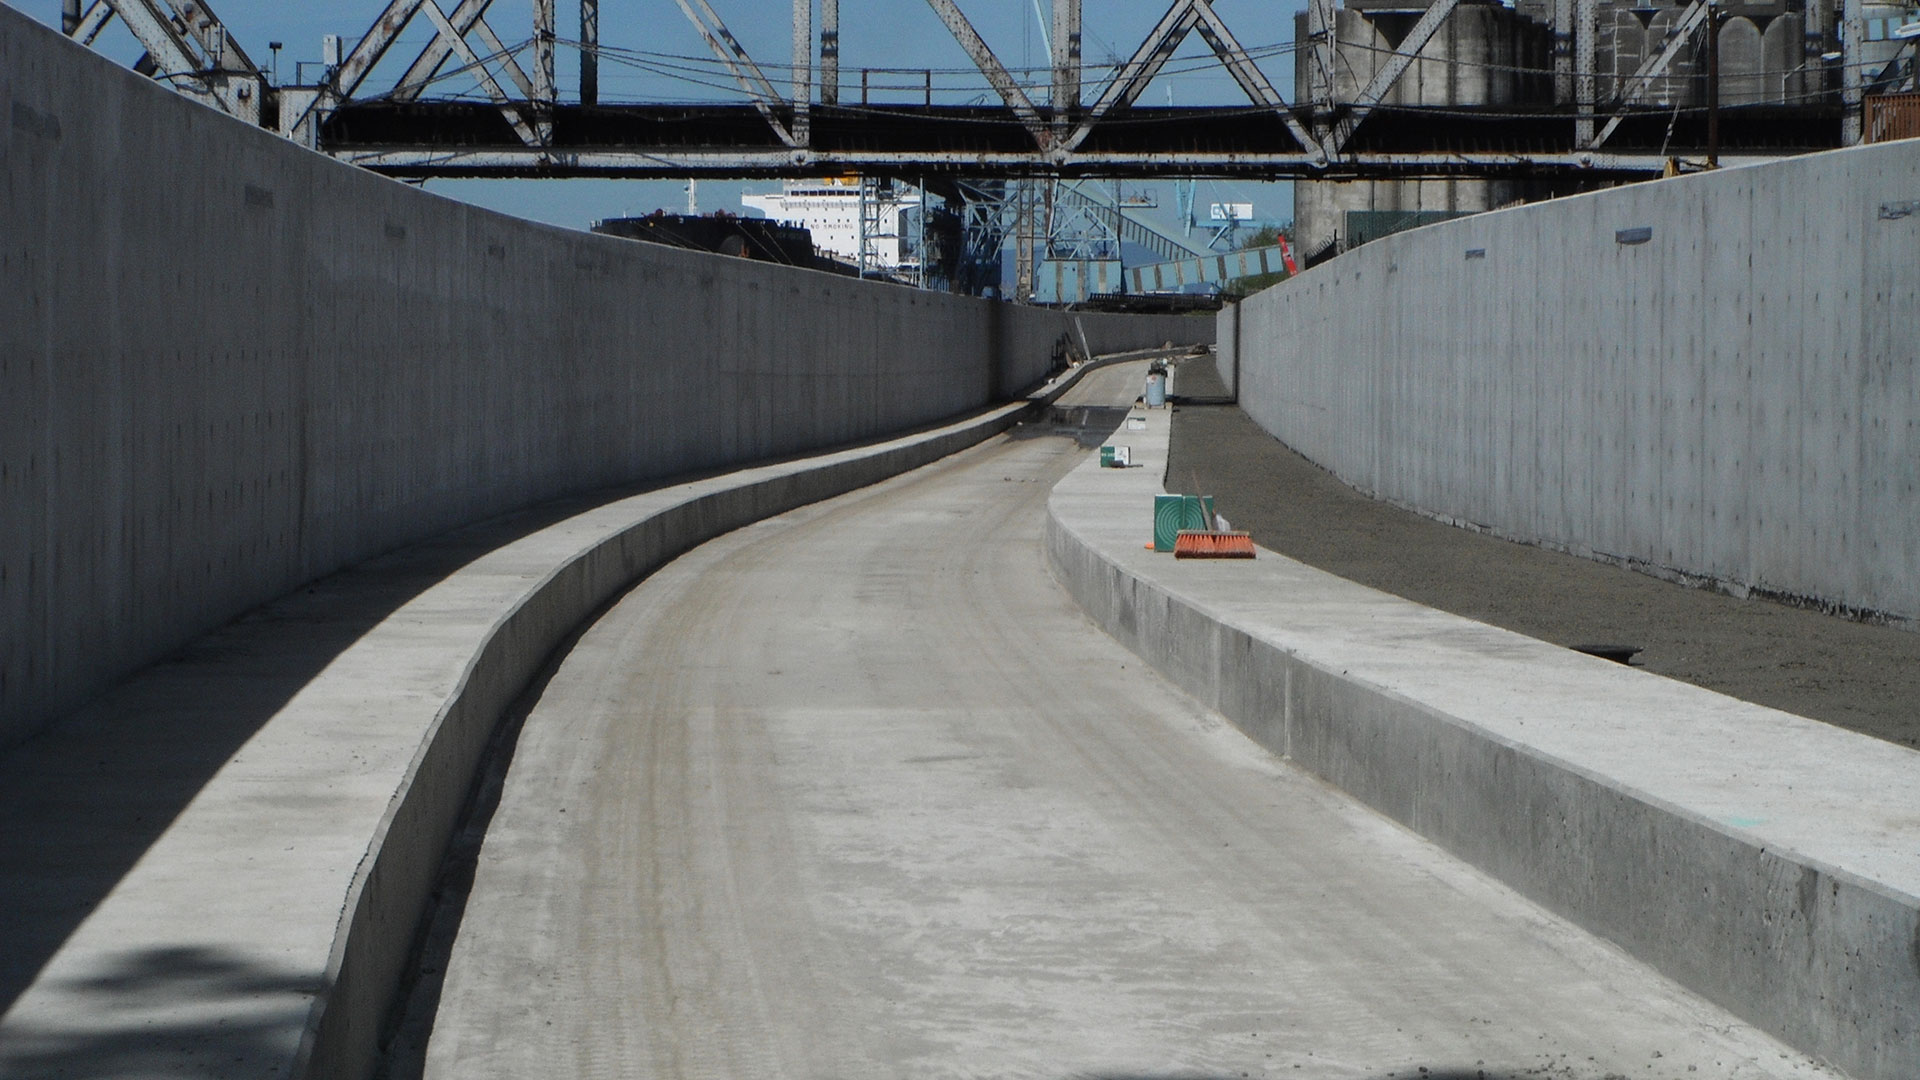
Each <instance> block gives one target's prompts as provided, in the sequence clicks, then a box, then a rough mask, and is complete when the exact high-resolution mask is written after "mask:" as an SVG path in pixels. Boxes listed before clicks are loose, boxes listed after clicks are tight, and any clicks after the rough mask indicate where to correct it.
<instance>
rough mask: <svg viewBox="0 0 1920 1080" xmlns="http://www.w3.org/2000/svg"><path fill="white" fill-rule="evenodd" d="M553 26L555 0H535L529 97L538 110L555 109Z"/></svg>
mask: <svg viewBox="0 0 1920 1080" xmlns="http://www.w3.org/2000/svg"><path fill="white" fill-rule="evenodd" d="M553 25H554V24H553V0H533V90H532V91H531V92H530V93H528V94H527V96H528V97H530V98H532V99H533V105H534V108H536V109H551V108H553V99H554V93H553ZM448 29H452V28H451V27H449V28H448ZM498 51H501V52H504V50H498Z"/></svg>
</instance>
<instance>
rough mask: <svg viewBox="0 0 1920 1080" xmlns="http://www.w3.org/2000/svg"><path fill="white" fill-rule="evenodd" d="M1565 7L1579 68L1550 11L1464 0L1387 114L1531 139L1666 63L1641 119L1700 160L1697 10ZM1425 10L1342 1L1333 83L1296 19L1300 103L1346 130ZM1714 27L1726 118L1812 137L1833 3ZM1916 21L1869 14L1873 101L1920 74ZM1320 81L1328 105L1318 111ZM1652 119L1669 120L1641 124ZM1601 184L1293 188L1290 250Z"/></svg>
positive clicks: (1830, 74)
mask: <svg viewBox="0 0 1920 1080" xmlns="http://www.w3.org/2000/svg"><path fill="white" fill-rule="evenodd" d="M1558 5H1559V6H1562V7H1565V8H1567V9H1569V10H1568V11H1566V12H1562V13H1561V24H1562V25H1569V24H1571V23H1573V22H1574V20H1575V19H1576V18H1577V17H1578V10H1580V9H1584V10H1590V11H1591V13H1592V16H1591V17H1592V18H1593V20H1594V22H1593V23H1592V24H1590V25H1591V26H1592V28H1593V32H1592V33H1591V34H1590V35H1588V36H1587V40H1589V41H1590V42H1591V50H1592V55H1591V57H1590V58H1588V57H1585V56H1579V55H1572V54H1573V53H1574V52H1575V51H1576V50H1575V48H1574V43H1573V41H1572V40H1571V39H1572V35H1562V36H1561V37H1559V38H1558V39H1556V36H1555V33H1554V29H1553V28H1554V25H1555V21H1556V20H1555V10H1554V9H1555V7H1556V0H1518V2H1517V3H1515V4H1514V6H1512V7H1507V6H1503V5H1501V4H1498V3H1495V2H1493V0H1461V3H1460V4H1459V5H1458V7H1456V8H1455V10H1454V11H1453V12H1452V14H1451V15H1450V16H1449V17H1448V18H1447V19H1446V20H1445V22H1444V23H1442V24H1441V26H1440V27H1439V30H1438V32H1437V33H1435V34H1434V36H1433V37H1432V39H1431V40H1429V41H1428V42H1427V44H1426V45H1425V47H1423V48H1422V49H1421V50H1420V52H1419V54H1418V56H1417V58H1416V59H1414V60H1413V61H1412V63H1411V64H1410V65H1409V66H1408V67H1407V70H1406V73H1405V74H1404V75H1403V76H1402V77H1401V78H1400V79H1399V80H1398V82H1397V83H1395V84H1394V85H1393V86H1392V88H1391V89H1390V90H1388V92H1387V93H1386V94H1385V96H1384V97H1383V98H1382V100H1381V102H1380V103H1379V105H1378V107H1377V108H1378V109H1379V110H1381V111H1388V112H1390V111H1392V110H1394V109H1396V108H1398V109H1407V108H1409V107H1426V108H1428V109H1434V108H1439V109H1446V108H1449V107H1452V108H1457V109H1459V110H1461V112H1460V114H1459V115H1463V116H1464V115H1469V114H1471V115H1477V116H1486V115H1488V114H1500V113H1501V112H1502V110H1503V109H1504V110H1507V112H1508V115H1509V116H1510V117H1511V118H1512V119H1514V120H1515V121H1517V122H1520V123H1524V122H1526V120H1527V119H1528V118H1529V117H1535V116H1547V115H1556V114H1557V113H1556V110H1558V111H1562V112H1563V111H1564V110H1565V108H1566V107H1567V106H1569V105H1570V104H1571V103H1572V102H1573V101H1574V99H1575V96H1576V93H1575V88H1574V86H1573V83H1574V81H1575V80H1578V79H1583V78H1586V77H1590V78H1591V81H1592V82H1591V88H1590V89H1589V90H1587V91H1586V93H1585V95H1584V97H1585V99H1586V100H1590V101H1596V102H1611V101H1617V100H1621V99H1624V98H1626V97H1628V96H1629V90H1630V88H1629V84H1630V83H1632V82H1634V81H1635V76H1636V74H1637V73H1641V72H1642V71H1643V69H1644V68H1647V67H1648V66H1649V63H1650V61H1654V60H1656V59H1657V57H1658V56H1659V55H1660V54H1661V53H1662V52H1663V51H1671V52H1672V53H1673V55H1672V56H1671V57H1670V58H1669V60H1668V62H1667V63H1666V65H1665V67H1664V69H1660V68H1658V65H1653V67H1654V70H1655V71H1656V73H1654V74H1652V75H1650V76H1649V77H1648V78H1647V85H1646V87H1645V89H1644V90H1643V91H1640V93H1639V98H1638V102H1637V105H1638V107H1639V108H1640V109H1641V110H1642V111H1643V112H1647V113H1653V112H1657V110H1662V109H1664V110H1669V112H1668V115H1667V118H1666V120H1667V122H1666V123H1665V124H1664V125H1656V126H1659V127H1663V128H1664V134H1663V137H1661V138H1660V139H1659V142H1658V147H1659V150H1660V152H1661V154H1663V155H1668V154H1671V155H1673V156H1676V157H1680V156H1683V148H1685V150H1686V151H1689V152H1690V151H1691V150H1692V149H1694V148H1697V147H1698V145H1699V140H1698V133H1699V130H1700V126H1701V123H1702V121H1701V115H1702V114H1703V113H1704V112H1705V110H1706V108H1707V104H1708V96H1709V87H1708V57H1709V51H1710V50H1709V47H1708V44H1709V43H1708V41H1707V35H1706V34H1704V33H1700V32H1698V31H1697V30H1696V29H1695V28H1696V27H1697V26H1698V24H1699V22H1700V21H1702V18H1701V16H1700V15H1699V14H1698V13H1695V12H1693V9H1692V7H1691V5H1689V4H1687V3H1684V2H1675V0H1581V3H1579V4H1578V5H1577V8H1576V5H1575V4H1574V3H1573V2H1572V0H1558ZM1428 6H1429V5H1427V4H1425V3H1420V2H1418V0H1412V2H1409V0H1346V3H1345V4H1344V6H1342V7H1340V8H1338V9H1336V11H1335V12H1334V15H1333V21H1332V27H1331V30H1332V36H1333V39H1334V49H1333V53H1332V56H1333V63H1332V69H1331V71H1321V70H1319V69H1318V67H1317V65H1316V64H1315V63H1314V62H1313V61H1312V55H1311V49H1310V45H1311V43H1312V41H1313V33H1312V28H1311V27H1310V25H1309V22H1310V15H1309V13H1307V12H1302V13H1301V14H1299V15H1298V16H1296V22H1295V36H1296V44H1297V46H1298V49H1299V51H1298V53H1297V55H1299V57H1300V62H1299V63H1297V64H1296V67H1295V72H1296V74H1295V100H1298V101H1313V100H1315V98H1316V96H1320V97H1322V98H1323V99H1329V100H1330V101H1331V103H1332V105H1331V111H1332V112H1333V113H1336V114H1337V113H1338V112H1339V110H1340V109H1341V108H1342V107H1343V106H1350V105H1351V103H1353V102H1354V101H1356V100H1357V99H1358V98H1359V97H1360V95H1361V94H1362V92H1363V89H1364V88H1365V87H1366V86H1367V85H1368V83H1369V82H1370V81H1371V80H1372V79H1373V78H1374V76H1375V75H1376V74H1377V73H1378V72H1379V71H1380V70H1381V69H1382V68H1383V67H1385V66H1386V65H1387V64H1389V63H1390V62H1392V61H1393V59H1394V52H1395V50H1396V49H1397V48H1398V47H1399V46H1400V43H1401V42H1402V41H1403V40H1404V39H1405V38H1406V37H1407V36H1408V34H1409V32H1410V31H1411V30H1412V29H1413V28H1414V26H1415V24H1416V23H1417V22H1418V20H1419V19H1420V18H1421V16H1422V15H1423V14H1424V13H1425V12H1426V11H1427V9H1428ZM1713 11H1714V14H1713V16H1712V18H1713V21H1714V23H1715V25H1716V30H1715V34H1714V38H1715V40H1714V42H1713V44H1714V45H1715V46H1717V51H1718V79H1717V82H1718V102H1719V105H1720V107H1721V108H1723V109H1725V110H1727V112H1728V113H1729V114H1730V115H1745V116H1747V117H1750V118H1752V119H1753V120H1754V121H1755V122H1757V123H1761V124H1764V123H1766V122H1767V120H1766V118H1767V117H1769V116H1774V115H1778V117H1779V118H1780V120H1781V121H1782V122H1783V124H1791V123H1798V122H1803V121H1804V114H1805V113H1806V111H1807V109H1808V108H1809V107H1813V106H1817V105H1819V104H1820V103H1821V102H1822V101H1823V100H1831V99H1832V96H1833V95H1834V93H1835V92H1836V91H1838V90H1839V89H1840V88H1841V86H1842V83H1843V74H1842V67H1843V63H1842V51H1841V49H1842V43H1841V41H1840V35H1841V33H1842V32H1843V27H1844V25H1845V20H1844V18H1843V17H1842V15H1843V13H1842V11H1841V8H1840V5H1839V4H1838V3H1835V2H1834V0H1826V2H1825V3H1821V2H1815V3H1811V4H1809V3H1807V2H1806V0H1774V2H1771V3H1764V2H1763V3H1727V4H1718V5H1715V7H1714V9H1713ZM1915 18H1916V14H1915V11H1914V9H1912V8H1909V7H1906V6H1903V5H1897V4H1865V5H1861V28H1862V30H1861V40H1860V41H1859V42H1857V43H1855V49H1854V51H1855V52H1856V54H1857V56H1858V57H1859V59H1858V60H1857V61H1856V64H1857V65H1858V66H1859V67H1860V68H1861V72H1862V77H1861V82H1862V83H1863V84H1864V85H1866V86H1867V87H1868V88H1869V89H1872V88H1875V87H1879V88H1882V89H1884V88H1886V87H1888V86H1892V85H1899V83H1900V82H1901V81H1902V80H1904V79H1905V78H1908V77H1910V75H1911V67H1910V61H1906V60H1904V59H1903V58H1902V52H1901V50H1902V48H1903V46H1905V45H1906V44H1907V43H1908V40H1909V39H1910V38H1911V37H1912V36H1913V34H1912V32H1911V31H1906V30H1903V28H1905V27H1908V26H1910V25H1914V24H1915ZM1916 28H1920V27H1916ZM1579 51H1584V50H1579ZM1320 80H1324V81H1325V84H1326V87H1327V88H1328V89H1326V90H1324V91H1322V93H1321V94H1319V95H1316V90H1318V89H1320V87H1317V86H1316V82H1317V81H1320ZM1790 114H1791V115H1790ZM1426 115H1427V116H1435V115H1440V116H1445V115H1447V114H1445V113H1444V112H1443V113H1438V114H1436V113H1432V112H1429V113H1427V114H1426ZM1649 119H1651V120H1658V119H1659V117H1658V116H1657V115H1653V116H1651V117H1642V118H1641V119H1640V120H1639V121H1638V122H1640V123H1642V124H1645V123H1647V122H1648V120H1649ZM1680 164H1681V165H1682V166H1683V167H1684V164H1685V163H1684V162H1682V163H1680ZM1606 183H1611V181H1595V182H1592V183H1586V184H1583V183H1581V182H1579V181H1577V180H1567V179H1565V178H1560V179H1555V180H1551V181H1549V180H1542V179H1537V178H1536V179H1491V178H1481V177H1466V176H1462V177H1445V178H1438V179H1421V180H1397V179H1389V180H1347V181H1339V182H1336V181H1310V180H1309V181H1302V182H1299V183H1296V184H1295V186H1294V237H1295V242H1296V245H1297V246H1298V247H1299V248H1300V249H1301V250H1302V252H1303V253H1304V254H1305V256H1306V258H1307V260H1308V261H1309V262H1316V261H1319V260H1320V259H1324V258H1326V257H1329V256H1330V255H1332V254H1334V253H1337V252H1338V251H1343V250H1346V249H1347V248H1349V247H1353V246H1357V245H1358V244H1361V243H1365V242H1366V241H1367V240H1369V239H1373V238H1374V237H1376V236H1379V235H1384V234H1385V233H1387V232H1393V231H1398V229H1401V228H1408V227H1412V226H1414V225H1422V224H1430V223H1432V222H1434V221H1438V220H1444V219H1445V218H1448V217H1453V216H1458V215H1460V214H1463V213H1474V212H1478V211H1483V210H1491V209H1495V208H1498V207H1500V206H1504V205H1508V204H1510V203H1514V202H1521V201H1534V200H1537V199H1541V198H1546V197H1549V196H1551V195H1556V194H1567V193H1570V192H1571V191H1574V190H1579V189H1581V188H1584V187H1592V186H1604V185H1605V184H1606Z"/></svg>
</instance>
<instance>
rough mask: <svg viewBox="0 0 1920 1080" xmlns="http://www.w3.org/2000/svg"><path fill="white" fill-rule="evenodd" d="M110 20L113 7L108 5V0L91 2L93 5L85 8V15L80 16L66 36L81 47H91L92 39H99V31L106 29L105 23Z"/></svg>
mask: <svg viewBox="0 0 1920 1080" xmlns="http://www.w3.org/2000/svg"><path fill="white" fill-rule="evenodd" d="M112 20H113V5H112V4H111V3H108V0H93V3H92V4H89V5H88V6H87V12H86V14H84V15H82V16H80V21H79V22H77V23H75V24H74V26H73V29H72V30H70V31H68V32H67V36H68V37H70V38H72V39H73V40H75V41H77V42H79V43H80V44H82V45H91V44H93V39H94V38H97V37H99V36H100V31H102V30H104V29H106V27H107V23H109V22H111V21H112Z"/></svg>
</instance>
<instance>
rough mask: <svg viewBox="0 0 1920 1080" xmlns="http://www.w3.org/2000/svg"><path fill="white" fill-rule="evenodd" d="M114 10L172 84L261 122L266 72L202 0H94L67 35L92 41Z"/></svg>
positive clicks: (234, 112)
mask: <svg viewBox="0 0 1920 1080" xmlns="http://www.w3.org/2000/svg"><path fill="white" fill-rule="evenodd" d="M115 15H118V16H119V17H120V21H121V22H122V23H124V24H126V27H127V29H128V30H129V31H130V32H131V33H132V34H133V36H134V38H135V40H137V41H139V42H140V47H141V48H142V49H144V50H146V53H147V60H148V62H149V63H151V64H152V65H153V70H154V71H155V72H156V73H157V74H159V75H162V76H164V77H166V78H167V80H168V82H169V84H170V85H172V86H173V87H174V88H175V89H177V90H181V91H184V92H187V93H189V94H190V95H193V96H199V97H204V98H206V99H208V100H210V101H211V102H212V103H213V104H214V105H215V106H217V107H218V108H219V109H221V110H222V111H223V112H227V113H230V114H232V115H234V116H237V117H239V118H240V119H242V120H245V121H247V122H248V123H254V124H257V123H259V122H260V98H261V96H262V95H263V94H264V93H265V90H266V78H265V76H264V75H262V74H261V72H260V70H259V69H258V68H256V67H255V66H254V64H253V61H252V60H251V59H249V58H248V56H247V53H246V50H245V49H242V48H241V47H240V45H239V43H238V42H236V41H234V40H233V38H232V36H231V35H230V34H228V33H227V28H226V25H225V24H224V23H222V22H221V21H220V17H219V16H218V15H215V14H214V12H213V9H212V8H211V7H209V6H208V5H207V4H206V3H205V2H203V0H165V2H164V3H162V2H161V0H95V2H94V3H93V4H91V5H89V7H88V8H87V10H86V11H85V13H83V14H82V15H81V16H80V17H79V18H78V19H76V20H74V22H73V26H72V29H71V30H70V31H69V32H68V36H69V37H71V38H73V39H74V40H75V41H78V42H80V43H81V44H82V45H91V44H92V43H93V40H94V39H95V38H96V37H98V36H99V34H100V31H101V30H103V29H105V28H106V25H107V23H108V22H109V21H110V20H112V18H113V17H114V16H115Z"/></svg>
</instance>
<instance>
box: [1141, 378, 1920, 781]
mask: <svg viewBox="0 0 1920 1080" xmlns="http://www.w3.org/2000/svg"><path fill="white" fill-rule="evenodd" d="M1174 389H1175V391H1176V392H1177V394H1178V395H1179V396H1178V397H1177V398H1176V400H1177V401H1179V402H1180V403H1179V404H1176V406H1175V409H1174V417H1173V438H1172V446H1171V448H1170V451H1169V458H1168V467H1167V487H1168V489H1169V490H1184V491H1189V492H1195V491H1197V492H1203V493H1206V494H1211V495H1213V496H1214V497H1215V505H1216V508H1217V509H1218V511H1219V512H1220V513H1221V514H1222V515H1224V516H1226V517H1227V519H1228V520H1229V521H1230V522H1231V523H1232V525H1233V527H1234V528H1236V529H1246V530H1248V531H1250V532H1252V533H1253V538H1254V540H1255V542H1257V543H1258V544H1260V545H1261V546H1262V547H1266V548H1270V549H1272V550H1274V551H1277V552H1280V553H1281V554H1283V555H1286V556H1288V557H1290V558H1294V559H1298V560H1299V561H1301V562H1303V563H1306V564H1308V565H1310V566H1315V567H1318V568H1320V569H1322V570H1326V571H1328V572H1330V573H1334V574H1338V575H1340V576H1341V577H1344V578H1347V579H1349V580H1352V581H1357V582H1359V583H1361V584H1363V585H1368V586H1371V587H1373V588H1376V589H1380V590H1383V591H1385V592H1390V593H1394V594H1395V595H1398V596H1403V597H1406V598H1407V599H1409V600H1413V601H1416V602H1418V603H1421V604H1426V605H1427V606H1429V607H1436V608H1440V609H1441V610H1443V611H1450V612H1453V613H1454V614H1456V615H1464V616H1466V617H1468V618H1470V619H1478V620H1480V621H1481V622H1486V623H1491V624H1493V625H1495V626H1499V627H1504V628H1506V629H1508V630H1513V631H1517V632H1519V633H1522V634H1526V635H1528V636H1530V637H1536V638H1540V639H1542V640H1544V641H1550V642H1553V643H1554V644H1556V645H1564V646H1567V647H1573V646H1575V645H1589V644H1626V645H1637V646H1640V647H1641V649H1642V650H1643V651H1641V652H1640V653H1639V654H1638V655H1637V656H1636V657H1635V658H1634V660H1633V665H1634V666H1635V667H1640V668H1644V669H1645V670H1647V671H1651V672H1655V673H1658V674H1661V675H1665V676H1668V677H1669V678H1674V679H1679V680H1681V681H1683V682H1689V683H1692V684H1694V685H1695V686H1702V687H1706V688H1707V689H1709V690H1716V691H1719V692H1720V693H1723V694H1728V695H1731V696H1733V697H1737V698H1740V699H1742V700H1744V701H1750V702H1753V703H1755V704H1757V705H1766V706H1770V707H1772V708H1776V709H1782V710H1784V711H1786V712H1791V713H1797V714H1799V715H1801V716H1806V717H1811V718H1812V719H1815V720H1821V721H1824V722H1826V723H1829V724H1836V725H1838V726H1840V727H1844V728H1849V729H1851V730H1853V731H1858V732H1861V733H1862V734H1866V735H1871V736H1874V737H1875V738H1880V739H1886V740H1888V741H1890V742H1894V743H1899V744H1901V745H1903V746H1909V747H1915V748H1920V633H1913V632H1911V631H1906V630H1899V629H1894V628H1891V627H1885V626H1870V625H1866V624H1863V623H1858V622H1853V621H1850V620H1847V619H1842V618H1838V617H1835V616H1831V615H1823V614H1821V613H1819V612H1817V611H1812V610H1808V609H1803V608H1796V607H1791V606H1787V605H1784V604H1779V603H1774V602H1771V601H1766V600H1751V599H1749V600H1742V599H1738V598H1735V597H1732V596H1728V595H1726V594H1723V593H1719V592H1715V591H1712V590H1709V589H1697V588H1690V587H1688V586H1685V585H1677V584H1673V583H1671V582H1666V581H1661V580H1659V579H1657V578H1654V577H1650V576H1648V575H1646V574H1641V573H1637V572H1635V571H1632V570H1627V569H1624V568H1622V567H1617V566H1611V565H1608V564H1605V563H1599V562H1594V561H1592V560H1589V559H1583V558H1580V557H1578V556H1574V555H1566V554H1562V553H1559V552H1553V551H1546V550H1543V549H1541V548H1537V547H1530V546H1528V545H1525V544H1518V543H1513V542H1511V541H1506V540H1500V539H1497V538H1495V537H1491V536H1487V535H1484V534H1481V533H1475V532H1470V531H1468V530H1466V529H1460V528H1455V527H1453V526H1450V525H1444V524H1441V523H1439V522H1437V521H1433V520H1430V519H1428V518H1424V517H1421V516H1420V515H1418V514H1414V513H1411V512H1409V511H1406V510H1401V509H1399V508H1397V507H1394V506H1391V505H1389V504H1387V503H1385V502H1382V501H1379V500H1377V499H1373V498H1369V497H1368V496H1366V495H1362V494H1360V493H1359V492H1357V491H1355V490H1353V489H1352V488H1350V487H1348V486H1347V485H1346V484H1344V483H1342V482H1341V481H1340V480H1338V479H1336V478H1335V477H1334V476H1333V475H1332V474H1330V473H1328V472H1327V471H1325V470H1324V469H1321V468H1320V467H1319V466H1317V465H1314V464H1313V463H1312V462H1310V461H1308V460H1307V459H1306V458H1304V457H1301V456H1300V455H1299V454H1297V453H1295V452H1294V451H1293V450H1291V449H1290V448H1288V447H1287V446H1286V444H1284V443H1282V442H1280V441H1279V440H1278V439H1275V438H1274V437H1272V436H1271V435H1268V434H1267V433H1266V432H1265V431H1263V430H1262V429H1261V428H1260V427H1259V426H1258V425H1256V424H1255V423H1254V422H1253V421H1252V420H1251V419H1249V418H1248V416H1247V415H1246V414H1245V413H1244V412H1242V411H1240V408H1239V406H1237V405H1233V404H1227V403H1225V398H1226V388H1225V387H1224V385H1222V383H1221V381H1220V376H1219V373H1218V372H1217V371H1216V370H1215V368H1214V365H1213V361H1212V360H1211V359H1210V358H1205V359H1195V360H1190V361H1187V362H1185V363H1183V364H1181V365H1180V366H1179V369H1178V371H1177V372H1176V378H1175V383H1174Z"/></svg>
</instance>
